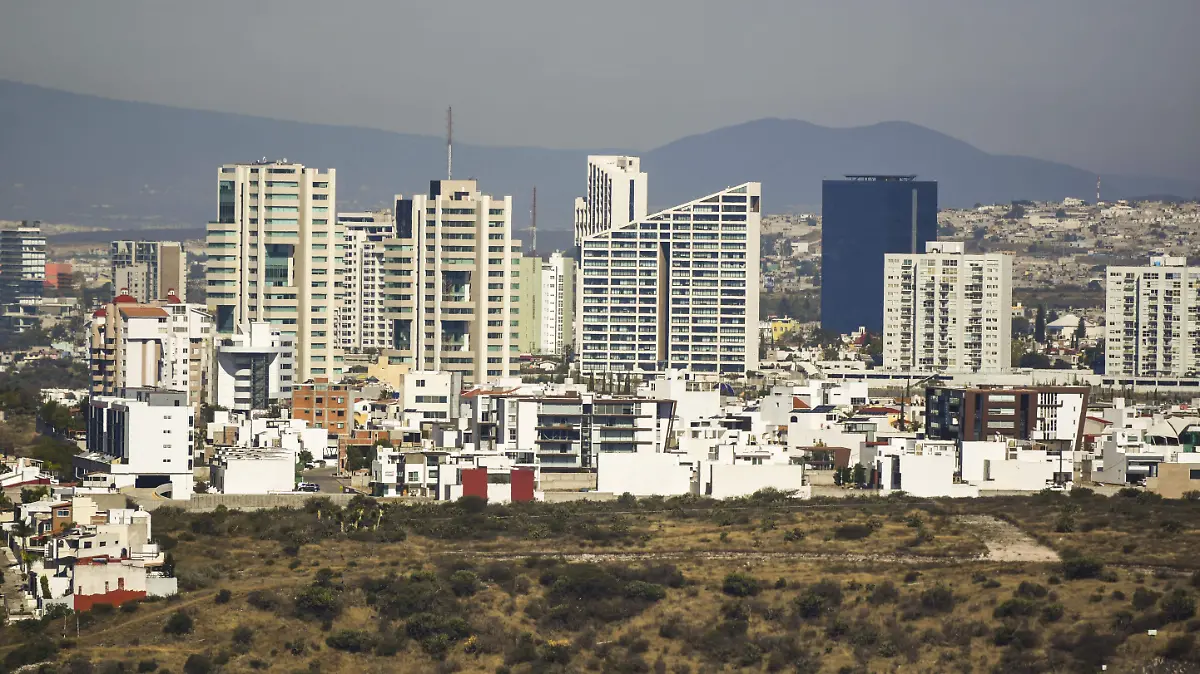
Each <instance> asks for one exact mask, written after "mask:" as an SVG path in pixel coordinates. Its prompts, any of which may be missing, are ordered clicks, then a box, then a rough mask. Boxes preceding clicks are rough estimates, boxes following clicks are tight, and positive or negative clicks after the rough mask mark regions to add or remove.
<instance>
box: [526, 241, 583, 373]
mask: <svg viewBox="0 0 1200 674" xmlns="http://www.w3.org/2000/svg"><path fill="white" fill-rule="evenodd" d="M577 267H578V265H577V264H576V262H575V260H574V259H572V258H570V257H567V256H565V255H563V254H562V253H560V252H555V253H552V254H551V255H550V256H549V257H548V258H546V259H542V258H541V257H522V258H521V288H522V290H523V292H521V293H520V297H521V304H520V307H521V339H520V342H519V345H520V351H521V353H535V354H542V355H548V356H561V355H564V353H565V349H566V347H568V346H572V344H573V342H574V338H575V272H576V269H577Z"/></svg>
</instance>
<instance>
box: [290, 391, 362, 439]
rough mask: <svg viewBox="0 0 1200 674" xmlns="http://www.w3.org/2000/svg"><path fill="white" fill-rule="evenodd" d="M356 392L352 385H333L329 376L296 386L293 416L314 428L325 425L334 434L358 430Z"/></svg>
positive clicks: (345, 433)
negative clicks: (355, 425)
mask: <svg viewBox="0 0 1200 674" xmlns="http://www.w3.org/2000/svg"><path fill="white" fill-rule="evenodd" d="M353 410H354V395H353V392H352V391H351V390H350V386H349V384H331V383H330V382H329V379H328V378H326V377H317V378H315V379H313V380H312V381H308V382H305V383H303V384H299V385H297V386H296V387H295V388H293V389H292V416H293V417H294V418H296V419H300V420H302V421H306V422H308V424H309V425H310V426H312V427H313V428H324V429H325V430H327V431H329V435H331V436H335V437H336V436H342V435H347V434H349V433H350V431H351V430H353V429H354V413H353Z"/></svg>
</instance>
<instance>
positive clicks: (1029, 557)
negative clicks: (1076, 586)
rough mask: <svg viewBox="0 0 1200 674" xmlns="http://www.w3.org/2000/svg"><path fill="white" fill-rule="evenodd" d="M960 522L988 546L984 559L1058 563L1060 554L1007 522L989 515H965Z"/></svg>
mask: <svg viewBox="0 0 1200 674" xmlns="http://www.w3.org/2000/svg"><path fill="white" fill-rule="evenodd" d="M958 521H959V522H961V523H963V524H965V525H966V526H967V527H969V528H970V530H971V533H973V534H974V535H975V536H977V537H978V538H979V540H981V541H983V544H984V545H986V546H987V549H988V551H987V554H986V555H984V556H983V558H982V559H985V560H987V561H992V562H1057V561H1059V557H1058V553H1057V552H1055V551H1053V550H1051V549H1050V548H1048V547H1046V546H1044V545H1042V544H1041V543H1038V542H1037V541H1035V540H1033V538H1031V537H1030V536H1029V535H1028V534H1026V533H1025V532H1023V531H1021V530H1020V529H1018V528H1017V527H1015V526H1013V525H1012V524H1010V523H1008V522H1005V521H1004V520H1001V519H997V518H995V517H992V516H990V515H963V516H961V517H959V518H958Z"/></svg>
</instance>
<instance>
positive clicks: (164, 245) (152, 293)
mask: <svg viewBox="0 0 1200 674" xmlns="http://www.w3.org/2000/svg"><path fill="white" fill-rule="evenodd" d="M109 259H110V263H109V265H110V270H111V274H110V278H111V279H112V292H113V297H116V296H117V295H121V294H125V295H129V296H130V297H132V298H134V299H135V300H137V301H138V302H141V303H143V304H144V303H147V302H154V301H165V300H166V299H167V297H168V296H169V295H170V294H172V293H175V294H176V295H178V296H180V297H183V296H185V295H186V294H187V255H186V254H185V253H184V250H183V244H181V243H179V242H177V241H113V242H112V244H111V247H110V250H109Z"/></svg>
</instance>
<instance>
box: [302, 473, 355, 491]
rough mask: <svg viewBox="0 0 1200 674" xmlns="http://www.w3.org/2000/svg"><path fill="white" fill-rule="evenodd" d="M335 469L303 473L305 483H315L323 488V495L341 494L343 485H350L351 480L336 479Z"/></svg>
mask: <svg viewBox="0 0 1200 674" xmlns="http://www.w3.org/2000/svg"><path fill="white" fill-rule="evenodd" d="M335 471H336V469H335V468H314V469H313V470H306V471H304V473H303V479H304V481H305V482H315V483H317V484H318V485H319V486H320V487H321V493H322V494H340V493H342V485H343V484H347V485H348V484H350V481H349V480H343V479H341V478H338V477H334V472H335Z"/></svg>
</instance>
